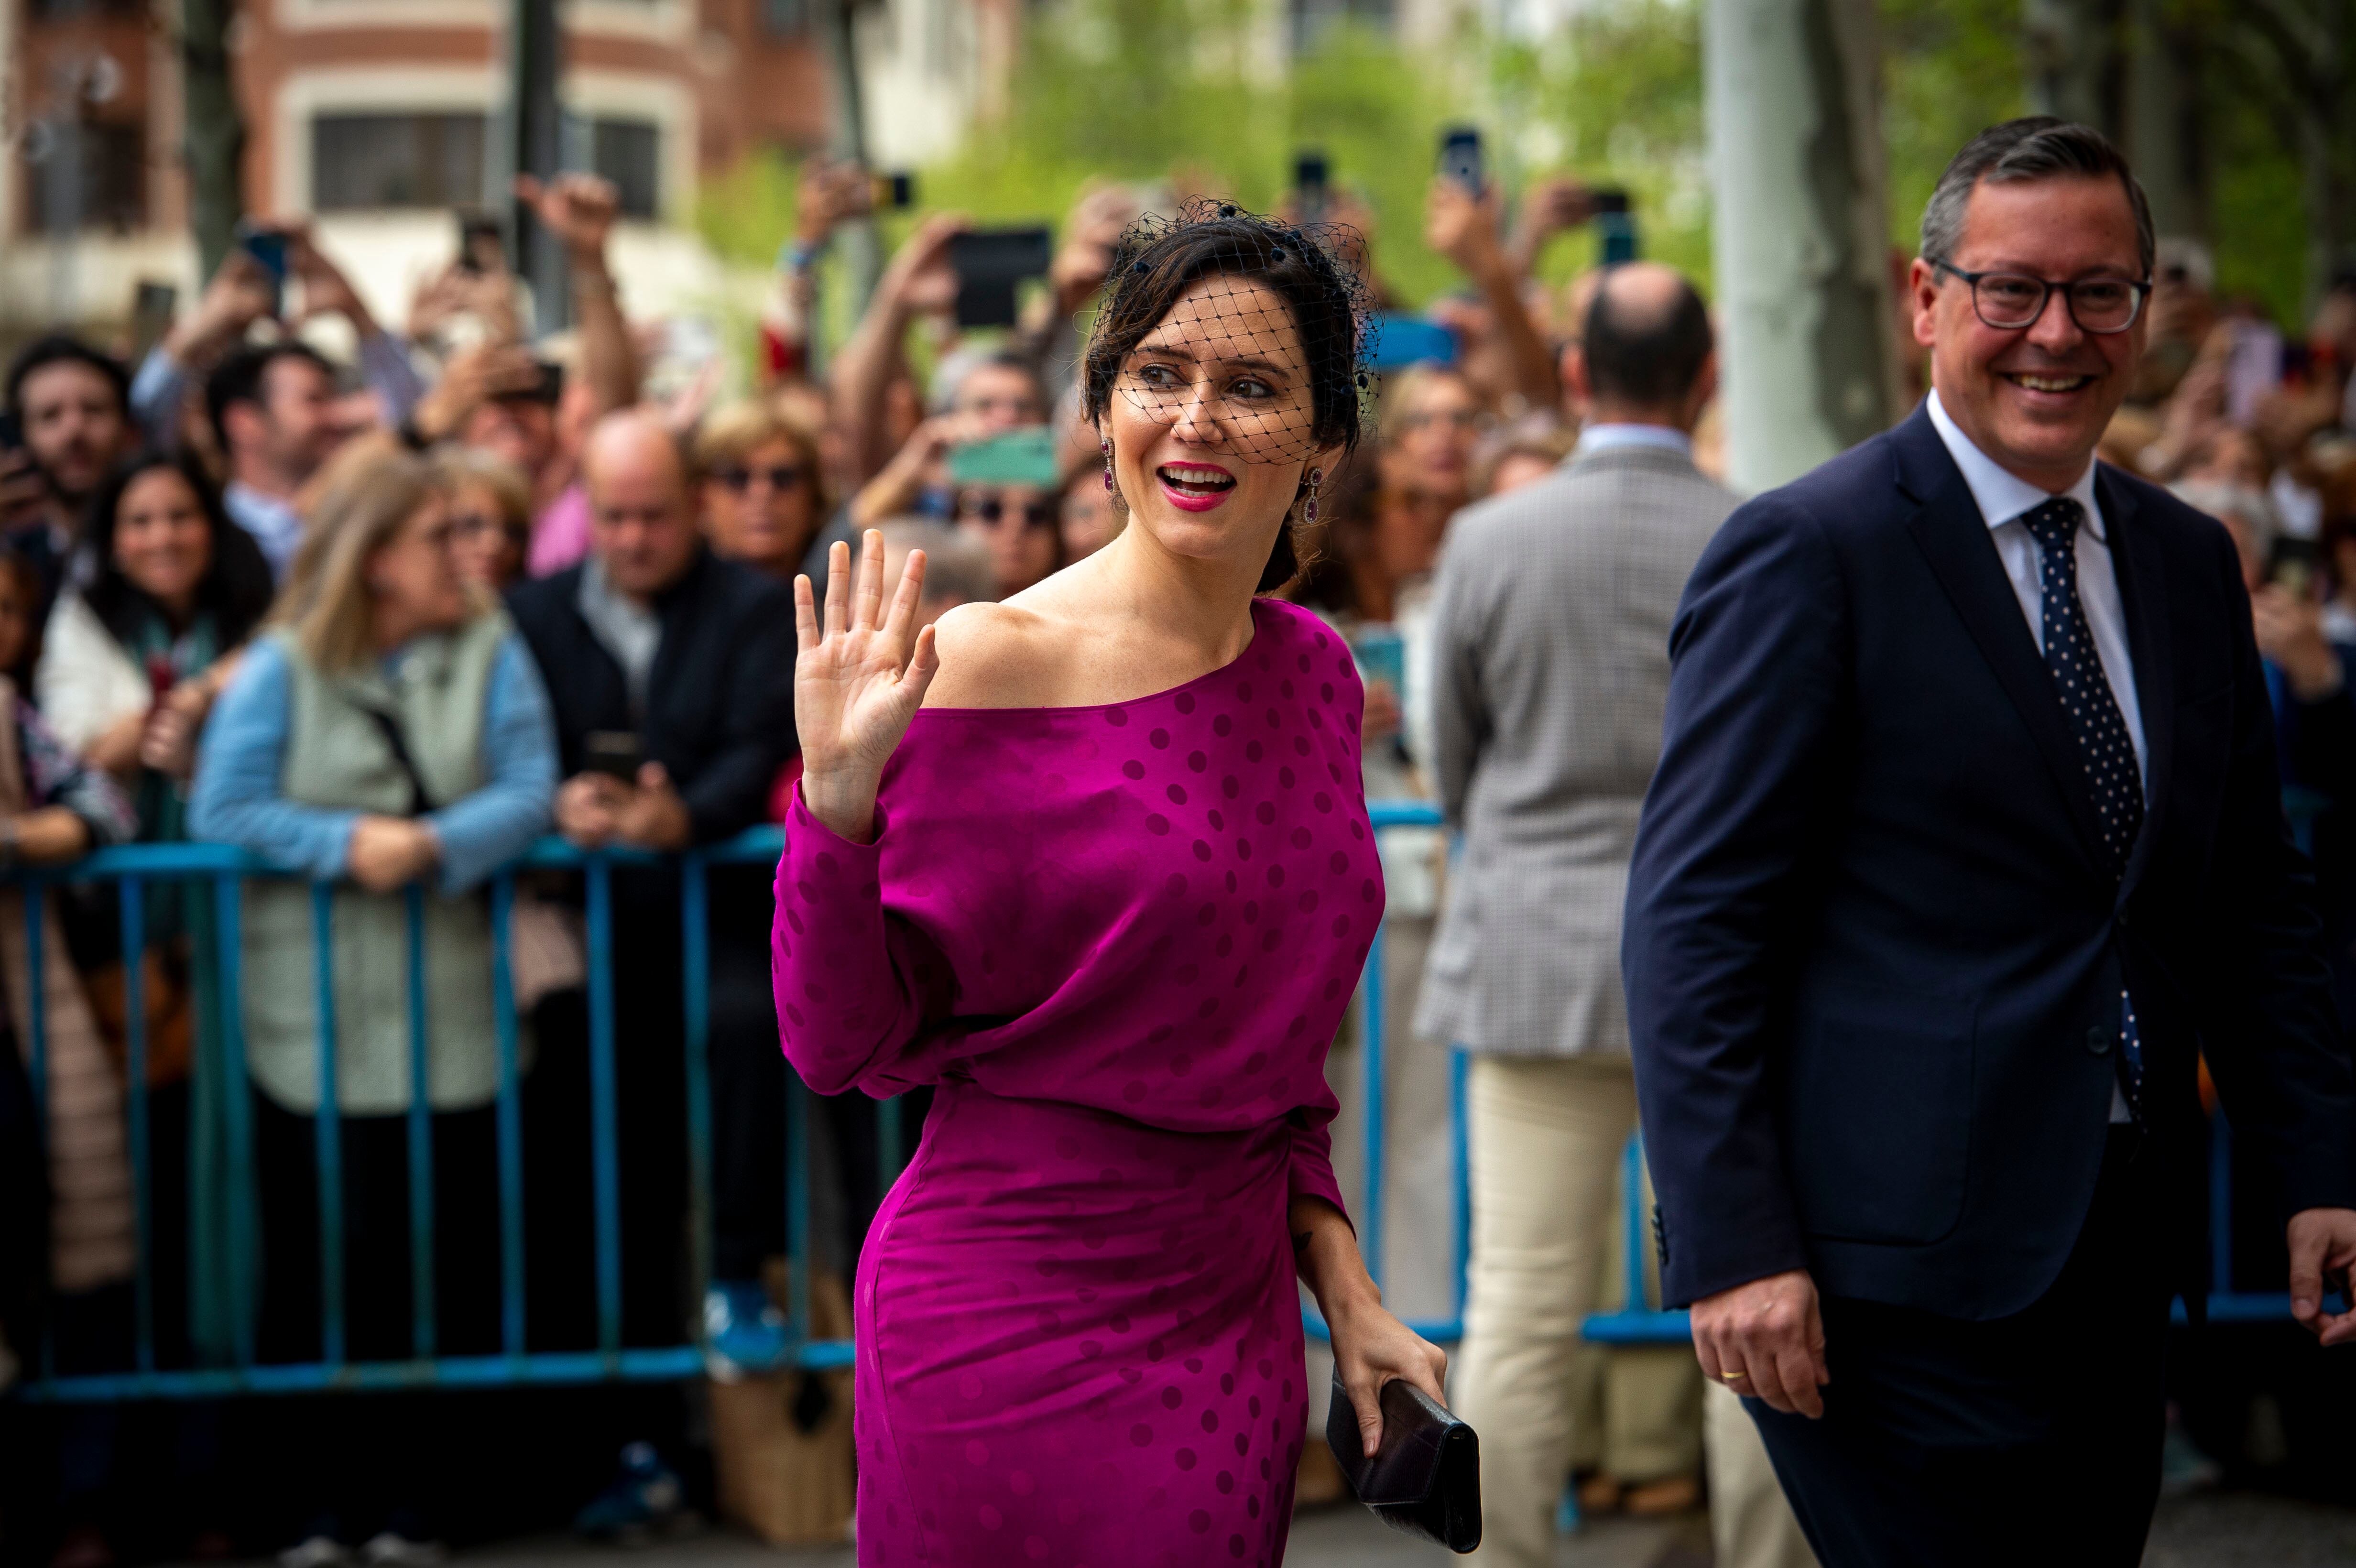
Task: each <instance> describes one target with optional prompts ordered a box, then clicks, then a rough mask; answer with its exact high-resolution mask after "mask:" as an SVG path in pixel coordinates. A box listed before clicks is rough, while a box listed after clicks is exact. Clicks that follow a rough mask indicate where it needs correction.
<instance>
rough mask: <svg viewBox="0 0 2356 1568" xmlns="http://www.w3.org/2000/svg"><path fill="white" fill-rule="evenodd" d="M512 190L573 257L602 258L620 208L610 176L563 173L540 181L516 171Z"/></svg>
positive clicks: (581, 258)
mask: <svg viewBox="0 0 2356 1568" xmlns="http://www.w3.org/2000/svg"><path fill="white" fill-rule="evenodd" d="M515 193H516V195H517V197H519V198H520V199H522V200H524V201H527V202H529V203H530V204H531V210H532V216H533V217H535V218H537V219H540V225H541V228H543V229H547V230H548V231H549V232H550V233H551V234H553V235H555V236H556V238H557V239H558V240H560V241H562V244H563V246H564V249H565V251H566V252H567V253H568V254H570V255H571V257H572V258H573V261H576V262H597V263H600V264H602V263H603V262H604V261H605V240H606V237H607V236H608V235H610V234H612V233H613V231H614V219H616V217H618V216H619V215H620V213H621V210H622V193H621V191H620V189H619V188H618V187H616V186H615V184H614V182H613V181H612V180H609V179H600V178H599V177H598V176H595V175H584V174H563V175H559V176H556V177H555V178H554V179H552V180H550V181H549V182H548V183H547V184H545V185H542V184H541V182H540V181H539V180H537V179H535V178H533V177H532V176H530V175H518V176H516V182H515Z"/></svg>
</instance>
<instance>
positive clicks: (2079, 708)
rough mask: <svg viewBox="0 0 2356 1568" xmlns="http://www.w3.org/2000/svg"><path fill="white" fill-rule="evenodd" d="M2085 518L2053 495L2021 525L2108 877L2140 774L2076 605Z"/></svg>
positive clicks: (2116, 868)
mask: <svg viewBox="0 0 2356 1568" xmlns="http://www.w3.org/2000/svg"><path fill="white" fill-rule="evenodd" d="M2083 517H2085V508H2084V507H2081V506H2080V505H2079V504H2078V503H2077V502H2076V501H2074V500H2072V499H2071V498H2070V497H2069V496H2054V497H2053V499H2051V500H2050V501H2048V502H2046V503H2045V504H2044V505H2043V506H2041V507H2038V508H2037V509H2036V510H2035V511H2033V512H2030V513H2029V515H2028V516H2026V517H2022V518H2021V519H2020V520H2021V522H2022V523H2023V524H2024V525H2025V526H2026V527H2027V528H2028V529H2029V537H2030V538H2031V539H2035V540H2036V541H2037V553H2038V581H2040V584H2041V585H2042V586H2043V589H2044V594H2045V599H2044V610H2045V667H2046V668H2047V669H2049V670H2051V671H2052V672H2053V688H2054V691H2055V693H2056V695H2058V696H2059V697H2060V698H2061V711H2062V714H2063V716H2064V717H2065V718H2067V719H2068V720H2070V731H2071V733H2072V734H2074V735H2076V736H2077V737H2078V752H2079V755H2080V756H2081V757H2082V758H2083V760H2084V762H2085V764H2086V782H2087V783H2088V784H2091V785H2093V786H2094V814H2095V818H2096V821H2097V822H2098V823H2099V824H2100V826H2101V828H2102V835H2103V851H2104V858H2105V859H2107V860H2108V862H2109V864H2110V868H2111V874H2112V875H2113V876H2120V875H2123V874H2125V872H2126V864H2127V855H2128V852H2129V851H2130V850H2131V849H2133V848H2134V847H2135V841H2136V833H2138V832H2139V831H2141V829H2142V827H2143V773H2142V770H2141V769H2139V768H2137V767H2136V754H2135V745H2134V742H2133V741H2129V740H2128V738H2127V724H2126V719H2125V718H2124V717H2122V716H2121V714H2120V712H2119V704H2118V699H2117V698H2116V697H2115V696H2114V695H2112V692H2111V682H2110V677H2108V676H2107V675H2105V674H2104V672H2103V660H2102V656H2101V655H2100V654H2098V653H2097V652H2096V651H2095V649H2094V632H2093V630H2092V629H2091V628H2090V627H2089V626H2088V625H2087V624H2086V609H2085V606H2084V605H2083V604H2082V603H2079V600H2078V524H2079V522H2080V521H2081V520H2082V519H2083ZM2119 1016H2120V1031H2119V1033H2120V1045H2121V1048H2122V1049H2121V1051H2120V1053H2119V1067H2120V1076H2121V1077H2122V1079H2123V1080H2124V1083H2125V1088H2126V1096H2127V1104H2128V1106H2129V1108H2130V1109H2132V1110H2133V1111H2134V1112H2135V1113H2136V1115H2137V1116H2138V1117H2139V1116H2141V1115H2142V1114H2143V1041H2142V1040H2141V1039H2140V1038H2139V1037H2138V1036H2137V1033H2136V1023H2135V1007H2134V1005H2133V1003H2132V1002H2130V1001H2129V1000H2128V998H2127V997H2126V993H2125V992H2121V993H2120V996H2119Z"/></svg>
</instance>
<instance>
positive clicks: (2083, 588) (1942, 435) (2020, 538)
mask: <svg viewBox="0 0 2356 1568" xmlns="http://www.w3.org/2000/svg"><path fill="white" fill-rule="evenodd" d="M1930 403H1931V424H1932V426H1933V429H1935V430H1937V431H1938V432H1939V439H1940V440H1941V441H1943V442H1944V443H1946V446H1947V455H1948V456H1950V457H1952V458H1954V460H1955V466H1956V467H1958V468H1960V469H1962V470H1963V471H1964V483H1965V485H1970V486H1971V491H1972V499H1973V500H1975V501H1976V502H1978V503H1979V508H1980V517H1982V518H1983V519H1984V520H1985V521H1986V522H1987V526H1988V537H1989V538H1990V539H1993V540H1994V541H1995V542H1996V553H1997V557H1998V558H1999V559H2000V560H2003V562H2004V574H2005V575H2006V576H2007V577H2008V578H2010V579H2012V592H2013V595H2014V597H2016V598H2018V599H2019V601H2020V613H2022V614H2023V615H2026V616H2027V617H2029V635H2030V636H2032V637H2035V638H2036V639H2037V647H2038V651H2039V652H2040V653H2042V652H2043V651H2044V648H2045V583H2044V580H2043V579H2042V577H2040V561H2039V550H2038V546H2037V540H2036V539H2034V538H2032V537H2031V536H2030V534H2029V525H2028V524H2027V523H2024V522H2022V521H2021V518H2022V517H2026V516H2027V515H2028V514H2029V513H2030V512H2033V511H2035V510H2036V509H2037V508H2038V507H2041V506H2043V505H2045V503H2046V502H2048V501H2051V500H2052V499H2053V496H2052V495H2051V494H2050V493H2048V492H2046V491H2043V490H2040V489H2039V488H2038V487H2037V486H2036V485H2031V484H2030V483H2029V481H2028V480H2026V479H2023V478H2021V477H2020V476H2019V475H2015V474H2009V473H2007V472H2006V471H2005V470H2004V469H2002V468H1999V467H1997V463H1996V460H1995V459H1994V458H1992V457H1990V456H1989V455H1988V454H1987V453H1985V452H1982V451H1981V450H1980V449H1979V448H1978V447H1976V446H1975V445H1973V444H1972V438H1971V437H1970V436H1967V435H1965V433H1964V432H1963V428H1962V427H1961V426H1959V425H1957V424H1956V423H1955V421H1954V420H1952V419H1950V418H1948V417H1947V411H1946V410H1945V409H1944V408H1942V407H1940V405H1939V394H1938V393H1937V392H1935V391H1934V392H1933V393H1932V394H1931V398H1930ZM2061 494H2062V495H2064V496H2069V497H2070V498H2071V499H2072V500H2073V501H2075V502H2077V503H2078V505H2079V506H2080V507H2083V508H2084V509H2085V515H2084V518H2083V521H2081V522H2080V523H2079V525H2078V603H2079V605H2080V606H2081V607H2082V608H2083V610H2084V611H2085V613H2086V629H2087V630H2088V631H2090V632H2092V633H2094V653H2095V655H2096V656H2098V657H2099V658H2101V660H2102V661H2103V675H2104V678H2106V679H2107V680H2109V682H2110V683H2111V696H2112V697H2113V698H2114V699H2116V700H2117V702H2118V705H2119V717H2120V718H2122V719H2124V720H2126V726H2127V739H2128V741H2131V742H2132V743H2133V744H2134V746H2135V754H2136V769H2137V771H2138V772H2140V773H2142V774H2143V776H2144V778H2145V780H2146V782H2148V781H2149V780H2150V778H2151V762H2150V758H2149V757H2148V755H2147V753H2146V752H2145V750H2144V742H2143V710H2142V709H2139V708H2137V707H2136V678H2135V663H2134V661H2133V660H2132V659H2130V658H2129V657H2128V656H2127V623H2126V613H2124V612H2123V611H2121V610H2120V608H2119V578H2118V572H2117V571H2115V569H2114V568H2113V566H2112V564H2111V547H2110V535H2109V533H2108V531H2107V528H2106V525H2105V524H2104V519H2103V508H2102V507H2100V506H2098V505H2097V504H2096V503H2095V500H2094V460H2093V459H2092V458H2089V459H2087V462H2086V472H2085V473H2083V474H2082V475H2079V476H2078V482H2077V483H2076V484H2075V485H2071V486H2070V488H2068V489H2067V490H2064V491H2062V492H2061Z"/></svg>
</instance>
